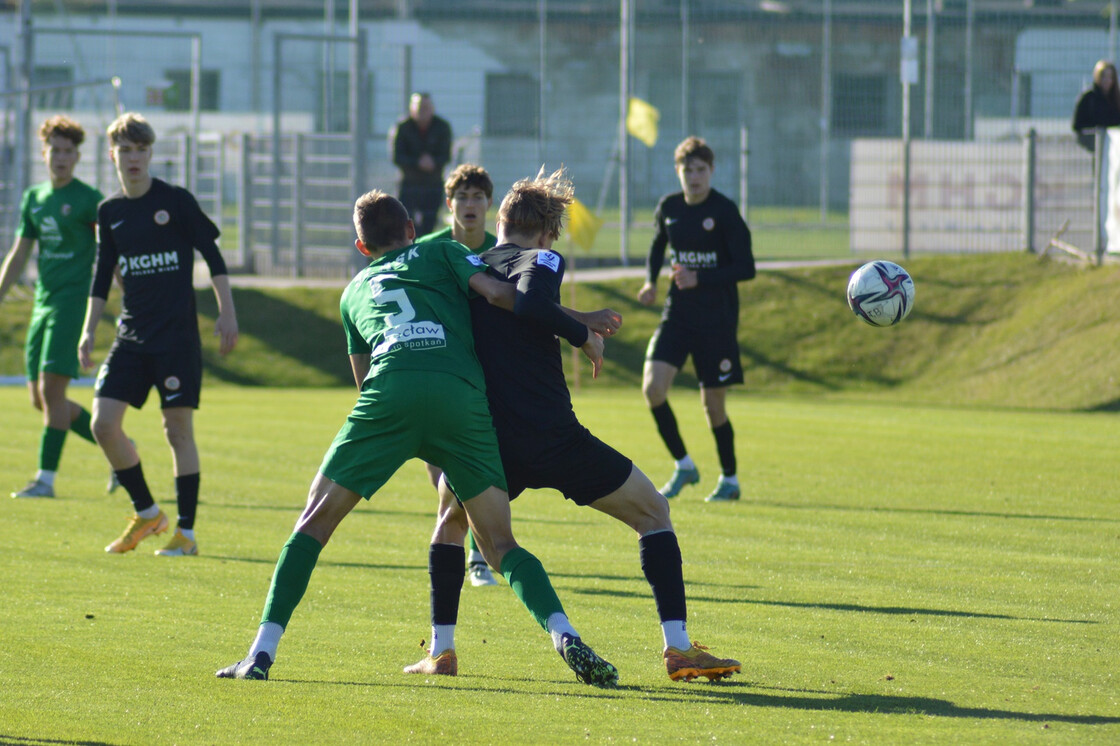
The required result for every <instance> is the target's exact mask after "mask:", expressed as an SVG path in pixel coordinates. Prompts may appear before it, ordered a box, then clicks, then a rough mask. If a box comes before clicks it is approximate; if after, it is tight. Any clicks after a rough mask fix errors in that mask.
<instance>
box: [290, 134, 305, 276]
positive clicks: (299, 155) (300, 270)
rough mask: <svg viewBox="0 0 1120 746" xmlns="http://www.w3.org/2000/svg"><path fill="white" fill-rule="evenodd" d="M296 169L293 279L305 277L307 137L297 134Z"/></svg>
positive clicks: (293, 176) (293, 219)
mask: <svg viewBox="0 0 1120 746" xmlns="http://www.w3.org/2000/svg"><path fill="white" fill-rule="evenodd" d="M295 145H296V152H295V167H294V168H293V169H292V277H303V274H304V267H303V151H304V148H306V147H307V135H305V134H304V133H303V132H297V133H296V143H295Z"/></svg>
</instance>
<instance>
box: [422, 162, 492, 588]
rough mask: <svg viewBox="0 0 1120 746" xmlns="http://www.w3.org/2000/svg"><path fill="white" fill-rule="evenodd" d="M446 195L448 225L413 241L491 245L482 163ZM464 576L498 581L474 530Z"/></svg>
mask: <svg viewBox="0 0 1120 746" xmlns="http://www.w3.org/2000/svg"><path fill="white" fill-rule="evenodd" d="M443 191H444V193H445V194H446V195H447V209H448V210H449V211H450V212H451V225H450V226H448V227H447V228H444V229H443V230H439V231H436V232H435V233H429V234H428V235H426V236H424V237H423V238H420V239H417V241H416V243H418V244H424V243H427V242H429V241H446V240H453V241H458V242H459V243H461V244H463V245H464V246H466V247H467V248H468V249H470V250H471V251H473V252H474V253H476V254H481V253H482V252H484V251H486V250H488V249H492V248H494V246H495V244H497V242H498V239H497V237H496V236H495V235H494V234H493V233H491V232H490V231H488V230H486V211H487V210H489V209H490V207H491V206H492V205H493V204H494V182H493V181H491V180H490V174H488V173H487V172H486V169H485V168H483V167H482V166H476V165H474V164H473V163H464V164H462V165H461V166H458V167H457V168H456V169H455V170H454V171H452V172H451V175H450V176H448V177H447V181H445V182H444V183H443ZM425 466H426V467H427V468H428V478H429V479H430V480H431V482H432V486H433V487H439V475H440V474H442V473H443V472H441V471H440V468H439V467H438V466H433V465H432V464H425ZM467 577H468V578H470V581H471V585H474V586H484V585H497V584H498V581H497V580H494V574H493V573H492V572H490V568H489V567H488V566H487V565H486V560H485V559H484V558H483V556H482V552H480V551H479V550H478V544H476V543H475V540H474V534H472V533H471V532H469V531H468V532H467Z"/></svg>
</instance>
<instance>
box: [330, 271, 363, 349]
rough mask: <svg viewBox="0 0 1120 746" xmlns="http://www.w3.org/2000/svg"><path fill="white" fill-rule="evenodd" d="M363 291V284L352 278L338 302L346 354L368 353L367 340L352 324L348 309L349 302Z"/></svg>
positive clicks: (352, 301)
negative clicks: (344, 336)
mask: <svg viewBox="0 0 1120 746" xmlns="http://www.w3.org/2000/svg"><path fill="white" fill-rule="evenodd" d="M365 291H366V286H365V284H364V283H362V282H359V281H358V280H354V281H353V282H351V283H350V284H349V285H347V286H346V290H344V291H343V293H342V298H341V300H340V301H339V304H338V305H339V311H340V312H341V313H342V331H343V332H345V334H346V354H348V355H368V354H369V353H370V346H369V342H368V341H366V340H365V339H364V338H363V337H362V333H361V332H360V331H358V327H357V326H355V325H354V320H353V317H352V316H351V311H350V309H351V304H353V303H354V301H355V300H357V295H358V294H359V293H362V292H365Z"/></svg>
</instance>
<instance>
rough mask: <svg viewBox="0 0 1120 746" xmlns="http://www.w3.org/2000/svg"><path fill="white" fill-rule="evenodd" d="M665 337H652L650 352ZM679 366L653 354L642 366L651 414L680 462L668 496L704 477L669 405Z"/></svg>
mask: <svg viewBox="0 0 1120 746" xmlns="http://www.w3.org/2000/svg"><path fill="white" fill-rule="evenodd" d="M664 338H665V335H664V334H662V333H660V331H659V333H658V334H655V335H654V337H653V339H652V340H650V350H649V352H650V354H651V355H652V354H654V352H655V351H656V350H657V348H658V344H659V340H664ZM660 344H661V345H664V344H665V343H664V342H663V341H662V342H660ZM682 362H683V361H682ZM679 370H680V365H673V364H671V363H668V362H665V361H664V360H656V359H653V358H652V357H647V358H646V362H645V366H644V367H643V369H642V395H643V396H644V397H645V400H646V404H647V405H649V411H650V414H652V415H653V421H654V422H655V423H656V424H657V432H658V434H659V435H660V436H661V440H662V442H664V443H665V447H666V448H667V449H668V450H669V455H671V456H672V457H673V460H674V461H675V462H676V463H675V465H674V468H673V475H672V476H671V477H670V478H669V481H668V482H667V483H666V484H665V486H664V487H662V488H661V493H662V494H663V495H665V497H667V498H673V497H676V496H677V495H679V494H680V492H681V490H682V489H684V488H685V487H686V486H687V485H690V484H696V483H697V482H699V481H700V472H699V470H697V468H696V464H695V463H693V461H692V457H691V456H689V455H688V450H687V449H686V448H685V445H684V440H683V439H682V438H681V432H680V428H679V427H678V426H677V418H676V416H675V415H674V414H673V409H672V407H670V406H669V387H670V386H672V385H673V380H674V379H675V378H676V377H677V372H678V371H679Z"/></svg>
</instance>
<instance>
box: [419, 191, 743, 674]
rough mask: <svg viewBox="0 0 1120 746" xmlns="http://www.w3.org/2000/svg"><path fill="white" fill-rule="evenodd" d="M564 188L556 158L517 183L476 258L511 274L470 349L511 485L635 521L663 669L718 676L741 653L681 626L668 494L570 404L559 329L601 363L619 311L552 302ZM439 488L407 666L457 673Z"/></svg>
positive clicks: (445, 506) (455, 541) (451, 536)
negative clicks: (547, 171)
mask: <svg viewBox="0 0 1120 746" xmlns="http://www.w3.org/2000/svg"><path fill="white" fill-rule="evenodd" d="M572 193H573V192H572V185H571V182H570V181H569V180H568V179H567V178H566V176H565V175H564V173H563V171H562V170H561V171H556V172H555V173H553V174H552V175H550V176H547V177H545V176H543V175H538V176H537V178H536V179H532V180H530V179H525V180H522V181H519V182H517V183H516V184H514V185H513V188H512V189H511V190H510V192H509V194H507V195H506V197H505V199H504V200H503V201H502V205H501V208H500V210H499V212H498V241H499V244H498V245H497V246H496V247H495V248H493V249H491V250H489V251H487V252H484V253H483V254H482V258H483V260H484V261H485V262H486V263H487V264H488V265H489V267H490V273H491V274H493V275H496V276H497V277H500V278H503V279H505V280H508V281H509V282H512V283H516V285H517V289H518V291H519V295H518V300H517V303H516V305H515V306H514V309H513V313H509V312H508V311H506V310H502V309H500V308H496V307H492V306H490V305H489V304H487V303H485V302H480V301H479V300H478V299H476V300H472V301H471V322H472V326H473V328H474V339H475V350H476V352H477V353H478V357H479V361H480V362H481V363H482V369H483V372H484V373H485V375H486V394H487V399H488V400H489V402H490V411H491V414H492V415H493V418H494V428H495V430H497V433H498V447H499V449H500V451H501V456H502V466H503V468H504V469H505V473H506V480H507V483H508V486H509V496H510V498H511V499H512V498H515V497H517V496H518V495H519V494H521V492H523V491H524V490H526V489H530V488H538V487H549V488H553V489H556V490H559V491H560V492H561V493H563V495H564V497H565V498H567V499H569V500H571V501H572V502H574V503H575V504H576V505H588V506H591V507H593V508H595V509H596V510H599V511H602V512H603V513H606V514H607V515H610V516H613V517H615V518H617V519H619V520H620V521H622V522H623V523H625V524H626V525H628V526H630V527H631V528H632V529H634V531H635V532H637V534H638V537H639V539H638V547H639V554H640V557H641V563H642V571H643V572H644V573H645V576H646V579H647V580H648V581H649V584H650V587H651V588H652V589H653V596H654V600H655V602H656V605H657V611H658V615H659V617H660V619H661V629H662V633H663V638H664V642H665V650H664V653H663V656H662V657H663V660H664V663H665V666H666V669H667V671H668V673H669V677H670V678H671V679H673V680H679V679H682V678H683V679H686V680H687V679H692V678H695V677H697V676H706V677H708V678H709V679H713V680H714V679H721V678H724V677H727V676H730V675H731V674H732V673H735V672H737V671H739V670H740V665H739V662H738V661H735V660H731V659H720V658H716V657H714V656H712V655H711V654H709V653H707V652H705V651H706V649H705V648H703V647H702V646H700V645H696V644H694V643H692V642H690V640H689V638H688V632H687V630H686V627H685V590H684V578H683V575H682V571H681V552H680V547H679V545H678V543H677V536H676V533H674V531H673V524H672V522H671V521H670V520H669V504H668V502H666V500H665V498H664V497H662V496H661V495H660V494H658V492H657V490H655V489H654V487H653V484H652V483H651V482H650V481H649V479H648V478H647V477H646V475H645V474H643V473H642V472H641V471H640V470H639V469H638V468H637V467H636V466H634V464H633V463H632V462H631V461H630V459H628V458H626V457H625V456H623V455H622V454H620V453H619V452H618V451H616V450H614V449H613V448H611V447H610V446H608V445H606V444H605V443H603V442H602V441H600V440H599V439H598V438H596V437H595V436H593V435H592V434H591V433H590V432H589V431H588V430H587V428H585V427H583V425H581V424H580V423H579V421H578V420H577V419H576V416H575V413H574V412H573V411H572V400H571V394H570V393H569V391H568V386H567V382H566V381H565V379H564V369H563V365H562V361H561V354H560V343H559V341H558V339H557V338H558V337H562V338H564V339H565V340H566V341H567V342H568V343H569V344H571V345H573V346H576V347H581V348H583V350H584V352H585V354H587V355H588V357H590V358H591V359H592V362H593V363H594V364H595V368H594V372H595V373H596V374H597V373H598V370H599V362H597V360H598V359H599V358H598V356H599V355H600V352H599V350H601V348H602V339H601V337H600V334H599V333H598V332H597V331H595V330H596V329H598V330H601V331H602V332H603V333H605V334H607V335H610V334H613V333H614V331H616V330H617V329H618V327H619V325H620V324H621V323H622V319H621V317H619V316H618V314H616V313H614V312H613V311H610V310H609V309H604V310H603V311H599V312H596V313H592V314H580V313H578V312H572V311H568V312H567V313H565V312H564V311H561V310H560V308H559V306H558V305H557V304H558V301H559V298H560V283H561V282H562V281H563V277H564V258H563V257H562V256H560V255H559V254H557V253H555V252H553V251H551V250H550V249H551V246H552V243H553V242H554V241H555V240H556V239H557V238H559V236H560V230H561V227H562V220H563V215H564V210H565V208H567V206H568V205H569V204H571V201H572ZM440 490H441V503H440V516H439V519H438V521H437V525H436V530H435V533H434V534H433V536H432V545H431V548H430V550H429V552H430V554H429V568H430V575H431V584H432V593H431V598H432V646H431V648H430V649H429V651H428V655H427V656H426V657H425V658H424V659H423V660H421V661H420V662H418V663H416V664H414V665H411V666H408V667H407V668H405V672H406V673H420V674H437V675H440V674H442V675H452V676H453V675H455V674H457V673H458V658H457V657H456V653H455V650H454V630H455V625H456V623H457V617H458V607H459V594H460V591H461V589H462V585H463V575H462V570H461V569H460V568H462V565H463V548H462V546H461V544H462V539H463V534H464V533H465V532H466V528H467V526H466V520H465V516H464V514H463V511H462V510H461V509H460V508H459V506H458V504H457V502H456V500H455V498H454V495H453V494H452V490H451V489H449V488H448V485H447V483H446V481H444V482H442V483H441V485H440Z"/></svg>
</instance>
